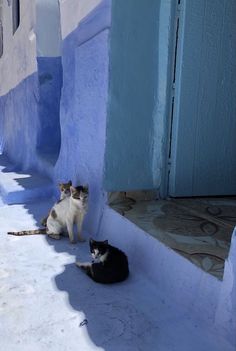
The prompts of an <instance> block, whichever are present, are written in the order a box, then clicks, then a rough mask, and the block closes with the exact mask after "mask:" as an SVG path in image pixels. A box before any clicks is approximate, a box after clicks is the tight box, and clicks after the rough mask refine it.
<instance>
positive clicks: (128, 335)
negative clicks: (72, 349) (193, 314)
mask: <svg viewBox="0 0 236 351" xmlns="http://www.w3.org/2000/svg"><path fill="white" fill-rule="evenodd" d="M47 241H48V243H49V244H50V245H53V247H54V249H55V251H57V252H65V251H66V252H67V253H69V254H70V255H72V256H73V257H74V258H75V260H74V261H76V260H80V261H90V260H91V259H90V254H89V244H88V240H87V241H86V242H85V243H77V244H76V245H72V244H70V243H69V240H68V238H62V239H61V240H58V241H56V240H53V239H50V238H47ZM53 279H54V280H55V284H56V286H57V288H58V290H59V291H63V292H67V294H68V299H69V303H70V305H71V306H72V307H73V309H74V310H76V311H78V312H83V313H84V315H85V318H84V320H81V321H80V322H79V323H78V325H79V324H80V323H81V326H79V327H80V328H87V331H88V333H89V336H90V338H91V340H92V341H93V342H94V343H95V344H96V345H97V346H100V347H102V348H103V349H104V350H106V351H116V350H117V351H118V350H119V351H120V350H125V351H134V350H135V351H136V350H142V351H144V350H150V349H151V348H148V345H149V346H150V345H151V344H150V343H151V342H153V339H154V338H155V337H156V336H155V333H153V334H152V336H151V335H150V330H154V329H155V330H156V329H157V327H155V324H152V323H151V321H148V320H147V319H146V318H145V313H144V312H142V310H140V309H139V307H140V306H139V303H140V302H141V301H142V300H143V299H145V291H144V290H145V289H144V287H143V286H142V287H141V285H140V283H139V281H138V279H137V277H134V276H133V275H132V274H131V275H130V277H129V278H128V279H127V280H126V281H125V282H122V283H116V284H111V285H102V284H98V283H95V282H94V281H92V280H91V279H90V278H89V277H88V276H87V275H86V274H85V273H84V272H83V271H82V270H80V269H79V268H78V267H77V266H76V265H75V263H70V264H66V265H65V266H64V271H63V272H62V273H60V274H58V275H57V276H55V277H54V278H53ZM141 345H142V346H141Z"/></svg>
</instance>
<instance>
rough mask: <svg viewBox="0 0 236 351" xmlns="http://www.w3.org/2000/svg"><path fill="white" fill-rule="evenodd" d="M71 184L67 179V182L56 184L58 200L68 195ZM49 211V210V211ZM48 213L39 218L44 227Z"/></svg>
mask: <svg viewBox="0 0 236 351" xmlns="http://www.w3.org/2000/svg"><path fill="white" fill-rule="evenodd" d="M71 186H72V181H71V180H69V182H68V183H59V184H58V187H59V189H60V200H59V202H60V201H61V200H63V199H64V198H65V197H67V196H70V187H71ZM49 213H50V212H49ZM49 213H48V215H47V217H44V218H43V219H42V220H41V224H42V225H43V226H44V227H46V226H47V219H48V216H49Z"/></svg>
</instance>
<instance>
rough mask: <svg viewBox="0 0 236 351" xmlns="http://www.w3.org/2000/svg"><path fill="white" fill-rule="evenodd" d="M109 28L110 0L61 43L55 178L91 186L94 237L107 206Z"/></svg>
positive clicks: (89, 226) (90, 220) (89, 218)
mask: <svg viewBox="0 0 236 351" xmlns="http://www.w3.org/2000/svg"><path fill="white" fill-rule="evenodd" d="M67 10H68V9H67ZM109 27H110V1H102V2H101V4H99V5H98V7H97V8H95V9H94V10H93V11H92V12H91V13H90V14H89V16H88V17H85V18H84V20H83V21H81V22H80V25H79V26H78V28H77V29H76V30H74V31H73V32H71V33H70V35H68V36H67V37H66V38H65V39H64V40H63V45H62V65H63V89H62V96H61V113H60V125H61V150H60V155H59V158H58V161H57V164H56V166H55V174H54V178H55V181H57V180H68V179H71V180H72V181H73V182H74V183H83V184H88V185H89V188H90V192H91V196H90V203H89V213H88V216H87V218H86V223H85V229H86V231H88V232H89V233H90V235H95V234H96V233H97V231H98V228H99V220H100V217H101V213H102V208H103V204H104V194H103V189H102V178H103V165H104V161H103V159H104V149H105V132H106V108H107V91H108V50H109V48H108V45H109V40H108V39H109ZM72 77H73V79H72Z"/></svg>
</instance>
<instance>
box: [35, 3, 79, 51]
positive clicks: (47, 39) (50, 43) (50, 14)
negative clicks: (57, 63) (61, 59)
mask: <svg viewBox="0 0 236 351" xmlns="http://www.w3.org/2000/svg"><path fill="white" fill-rule="evenodd" d="M77 2H78V3H79V2H80V1H79V0H77ZM68 21H69V22H70V18H68ZM36 36H37V56H43V57H57V56H60V55H61V30H60V11H59V2H58V0H36Z"/></svg>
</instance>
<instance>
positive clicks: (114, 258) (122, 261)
mask: <svg viewBox="0 0 236 351" xmlns="http://www.w3.org/2000/svg"><path fill="white" fill-rule="evenodd" d="M89 245H90V252H91V255H92V257H93V259H94V260H96V261H97V262H92V263H86V262H79V261H77V262H76V265H77V266H78V267H79V268H81V269H82V270H84V271H85V272H86V274H87V275H88V276H89V277H90V278H92V279H93V280H94V281H95V282H97V283H103V284H112V283H118V282H121V281H123V280H125V279H126V278H127V277H128V275H129V265H128V259H127V256H126V255H125V254H124V252H122V251H121V250H119V249H118V248H116V247H114V246H112V245H109V244H108V240H105V241H95V240H93V239H90V241H89Z"/></svg>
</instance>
